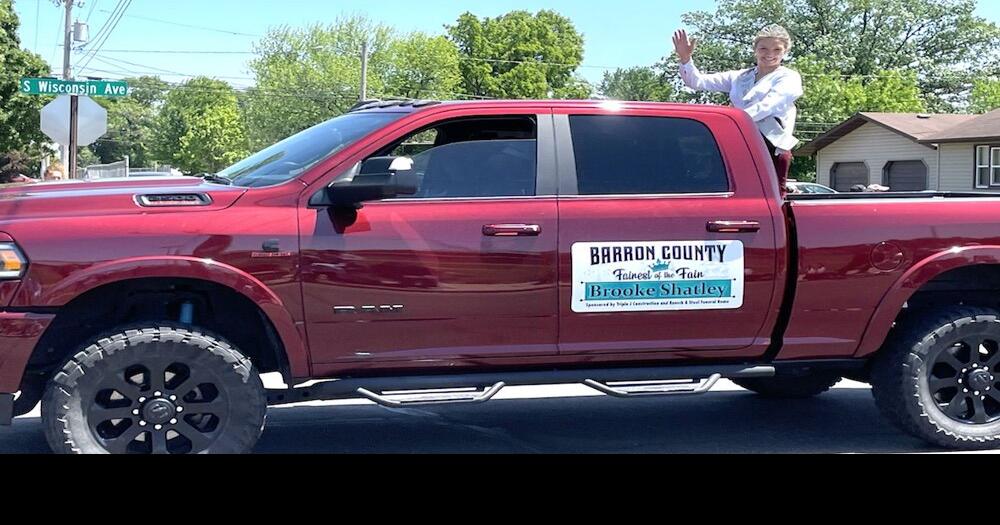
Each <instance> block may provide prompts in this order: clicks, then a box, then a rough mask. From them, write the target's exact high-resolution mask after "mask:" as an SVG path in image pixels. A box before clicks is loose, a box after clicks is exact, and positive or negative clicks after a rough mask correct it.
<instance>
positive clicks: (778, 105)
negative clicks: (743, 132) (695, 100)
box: [681, 60, 802, 151]
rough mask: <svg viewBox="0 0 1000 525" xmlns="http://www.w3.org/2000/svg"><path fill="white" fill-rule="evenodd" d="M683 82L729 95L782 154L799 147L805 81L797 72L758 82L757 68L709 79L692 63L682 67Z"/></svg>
mask: <svg viewBox="0 0 1000 525" xmlns="http://www.w3.org/2000/svg"><path fill="white" fill-rule="evenodd" d="M681 79H683V80H684V84H686V85H687V86H688V87H689V88H691V89H694V90H697V91H718V92H721V93H728V94H729V100H730V101H731V102H732V104H733V106H734V107H737V108H739V109H742V110H743V111H746V112H747V114H748V115H750V118H752V119H753V121H754V122H755V123H757V128H758V129H760V132H761V133H762V134H763V135H764V136H765V137H766V138H767V139H768V140H769V141H770V142H771V144H774V146H775V148H777V149H778V150H783V151H791V150H792V149H793V148H794V147H795V146H796V145H797V144H798V143H799V141H798V139H796V138H795V120H796V118H797V117H798V110H797V109H796V108H795V101H796V100H798V99H799V97H801V96H802V77H801V76H799V74H798V73H796V72H795V71H792V70H791V69H788V68H787V67H779V68H778V69H776V70H775V71H773V72H771V73H770V74H768V75H765V76H764V77H763V78H761V79H760V82H757V68H756V67H753V68H750V69H742V70H736V71H726V72H724V73H714V74H710V75H706V74H704V73H702V72H700V71H698V68H697V67H695V65H694V60H691V61H689V62H688V63H687V64H681Z"/></svg>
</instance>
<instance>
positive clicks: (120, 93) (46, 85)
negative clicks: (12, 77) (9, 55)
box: [20, 78, 128, 97]
mask: <svg viewBox="0 0 1000 525" xmlns="http://www.w3.org/2000/svg"><path fill="white" fill-rule="evenodd" d="M20 87H21V93H25V94H27V95H73V96H82V97H127V96H128V82H123V81H113V80H86V81H76V80H56V79H52V78H22V79H21V84H20Z"/></svg>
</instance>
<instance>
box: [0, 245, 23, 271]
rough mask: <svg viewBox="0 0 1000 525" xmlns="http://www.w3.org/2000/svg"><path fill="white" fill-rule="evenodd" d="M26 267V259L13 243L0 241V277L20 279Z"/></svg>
mask: <svg viewBox="0 0 1000 525" xmlns="http://www.w3.org/2000/svg"><path fill="white" fill-rule="evenodd" d="M27 268H28V260H27V259H25V258H24V255H22V254H21V250H18V249H17V246H15V245H14V244H13V243H9V242H0V279H20V278H21V277H22V276H24V270H25V269H27Z"/></svg>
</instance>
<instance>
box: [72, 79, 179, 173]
mask: <svg viewBox="0 0 1000 525" xmlns="http://www.w3.org/2000/svg"><path fill="white" fill-rule="evenodd" d="M125 80H126V81H127V82H128V84H129V89H130V90H131V92H130V93H129V96H128V97H123V98H98V99H95V100H96V101H97V102H98V103H99V104H101V105H102V106H103V107H104V109H106V110H107V111H108V134H107V135H106V136H105V137H103V138H102V139H101V140H98V141H97V142H95V143H94V144H92V145H91V146H90V147H89V149H90V151H92V152H93V154H94V155H95V157H96V158H95V161H94V162H93V163H94V164H98V163H100V164H107V163H111V162H118V161H120V160H123V159H124V158H125V156H126V155H127V156H128V157H129V165H130V166H132V167H137V168H139V167H148V166H151V165H152V160H153V159H152V157H151V148H152V145H153V130H155V129H156V116H157V112H158V111H159V108H160V106H161V105H162V104H163V101H164V98H165V96H166V94H167V92H168V90H169V88H170V86H169V84H167V83H166V82H164V81H163V80H160V78H159V77H148V76H147V77H138V78H126V79H125ZM80 165H81V166H83V165H84V164H83V163H82V161H81V163H80Z"/></svg>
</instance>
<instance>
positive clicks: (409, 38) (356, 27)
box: [245, 17, 461, 149]
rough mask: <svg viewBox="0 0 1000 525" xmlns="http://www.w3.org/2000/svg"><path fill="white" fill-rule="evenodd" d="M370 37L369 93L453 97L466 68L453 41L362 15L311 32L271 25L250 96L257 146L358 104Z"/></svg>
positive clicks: (249, 113) (254, 64) (248, 115)
mask: <svg viewBox="0 0 1000 525" xmlns="http://www.w3.org/2000/svg"><path fill="white" fill-rule="evenodd" d="M365 41H367V42H368V49H369V60H368V62H369V64H368V79H367V80H368V96H369V98H372V97H378V98H399V97H407V98H453V95H454V93H455V92H456V91H458V90H459V86H460V82H461V73H460V71H459V68H458V62H459V56H458V51H457V49H456V48H455V46H454V44H452V43H451V42H450V41H448V40H447V39H445V38H443V37H433V36H428V35H425V34H423V33H412V34H408V35H402V36H400V35H398V34H396V33H395V32H394V31H393V30H392V29H390V28H389V27H387V26H384V25H380V24H375V23H372V22H370V21H369V20H368V19H366V18H363V17H351V18H341V19H339V20H337V21H336V22H334V23H333V24H330V25H326V26H322V25H314V26H312V27H309V28H306V29H292V28H288V27H283V28H278V29H275V30H272V31H271V32H270V33H268V35H267V36H266V37H264V38H263V39H262V40H261V41H260V42H258V44H257V46H256V54H257V58H255V59H254V60H252V61H251V63H250V69H251V71H252V72H253V73H254V76H255V77H256V80H257V82H256V87H254V88H253V89H251V90H249V91H248V93H247V97H246V101H245V103H246V108H245V110H246V120H247V125H248V130H249V133H250V141H251V143H252V145H253V148H254V149H259V148H263V147H265V146H268V145H270V144H273V143H274V142H277V141H279V140H281V139H284V138H285V137H288V136H290V135H293V134H295V133H298V132H299V131H302V130H303V129H306V128H308V127H310V126H313V125H315V124H317V123H319V122H322V121H324V120H327V119H330V118H332V117H335V116H337V115H339V114H341V113H343V112H345V111H347V110H348V109H349V108H350V107H351V106H353V105H354V104H355V103H357V102H358V98H359V94H360V85H361V49H362V45H363V44H364V42H365Z"/></svg>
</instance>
